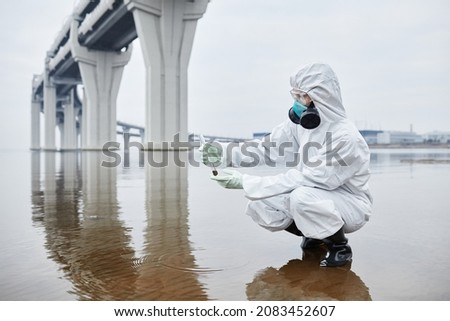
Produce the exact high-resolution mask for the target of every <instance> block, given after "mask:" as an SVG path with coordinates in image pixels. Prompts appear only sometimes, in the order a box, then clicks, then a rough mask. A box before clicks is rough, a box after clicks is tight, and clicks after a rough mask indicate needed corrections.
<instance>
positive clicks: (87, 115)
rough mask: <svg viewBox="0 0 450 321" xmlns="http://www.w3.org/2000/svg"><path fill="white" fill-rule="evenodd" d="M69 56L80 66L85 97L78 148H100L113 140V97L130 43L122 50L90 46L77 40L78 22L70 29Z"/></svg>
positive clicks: (114, 120)
mask: <svg viewBox="0 0 450 321" xmlns="http://www.w3.org/2000/svg"><path fill="white" fill-rule="evenodd" d="M70 42H71V51H72V56H73V58H74V59H75V61H76V62H78V66H79V68H80V73H81V79H82V81H83V84H84V94H85V96H86V99H87V103H86V105H83V123H82V126H83V130H82V134H83V136H85V137H82V141H83V145H82V149H85V150H101V149H102V148H103V145H104V144H105V143H107V142H109V141H116V122H117V116H116V101H117V94H118V92H119V87H120V81H121V79H122V73H123V68H124V66H125V65H126V64H127V63H128V61H129V60H130V58H131V52H132V48H131V46H130V47H129V48H128V49H127V51H125V52H107V51H98V50H90V49H87V48H86V47H83V46H81V45H80V44H79V42H78V22H77V21H75V20H74V21H73V22H72V27H71V30H70Z"/></svg>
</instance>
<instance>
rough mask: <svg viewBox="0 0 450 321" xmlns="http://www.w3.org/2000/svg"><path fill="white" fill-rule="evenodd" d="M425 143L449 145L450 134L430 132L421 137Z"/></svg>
mask: <svg viewBox="0 0 450 321" xmlns="http://www.w3.org/2000/svg"><path fill="white" fill-rule="evenodd" d="M423 138H424V140H425V142H426V143H429V144H449V143H450V132H439V131H432V132H430V133H426V134H424V135H423Z"/></svg>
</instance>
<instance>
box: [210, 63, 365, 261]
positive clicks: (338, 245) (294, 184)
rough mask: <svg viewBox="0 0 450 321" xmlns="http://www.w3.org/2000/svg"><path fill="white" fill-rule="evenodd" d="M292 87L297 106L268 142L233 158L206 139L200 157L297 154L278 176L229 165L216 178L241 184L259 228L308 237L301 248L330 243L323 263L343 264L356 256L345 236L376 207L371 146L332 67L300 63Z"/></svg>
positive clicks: (236, 161)
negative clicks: (347, 107)
mask: <svg viewBox="0 0 450 321" xmlns="http://www.w3.org/2000/svg"><path fill="white" fill-rule="evenodd" d="M291 86H292V90H291V95H292V96H293V98H294V105H293V107H292V108H291V109H290V110H289V113H288V114H289V118H288V119H287V120H286V121H284V122H283V123H282V124H280V125H278V126H276V127H275V128H274V129H273V130H272V132H271V134H270V137H269V138H270V139H269V141H270V144H267V142H266V144H265V143H264V141H259V142H256V143H255V142H251V144H248V143H243V144H241V145H240V146H239V147H235V148H233V149H232V150H231V151H230V150H229V149H228V152H229V153H228V156H229V157H228V158H231V159H228V160H226V157H225V156H226V155H224V153H222V151H221V150H220V149H221V148H217V147H214V145H212V144H206V145H208V146H205V148H203V162H204V163H205V164H206V165H209V166H211V165H213V164H215V165H217V164H218V162H219V163H220V162H224V161H225V162H226V165H229V166H234V167H240V166H242V164H243V163H244V162H245V161H247V160H248V158H249V155H250V156H252V158H256V159H257V161H258V162H259V164H261V163H264V162H265V163H267V162H268V161H272V162H274V163H276V164H278V165H279V164H281V161H283V160H284V161H286V162H287V159H288V158H289V157H292V156H293V155H294V156H296V157H297V159H298V161H297V162H295V167H293V168H290V169H288V170H287V171H285V172H283V173H281V174H277V175H273V176H254V175H247V174H244V175H243V174H241V173H240V172H238V171H236V170H231V169H224V170H223V171H221V173H220V174H219V175H217V176H214V175H211V179H213V180H216V181H217V182H218V183H219V184H220V185H222V186H223V187H225V188H240V189H243V190H244V192H245V196H246V197H247V198H248V199H249V200H250V202H249V203H248V206H247V210H246V213H247V214H248V215H249V216H251V217H252V219H253V220H254V221H255V222H256V223H257V224H259V225H260V226H262V227H264V228H266V229H268V230H270V231H280V230H286V231H288V232H291V233H293V234H296V235H298V236H303V241H302V244H301V246H302V248H303V249H304V250H307V249H313V248H314V247H318V246H322V245H326V247H327V249H328V252H327V255H326V257H325V258H324V259H323V260H322V261H321V262H320V265H321V266H342V265H345V264H346V263H347V262H350V261H351V259H352V250H351V247H350V246H349V244H348V239H347V238H346V236H345V233H351V232H354V231H356V230H358V229H360V228H361V227H362V226H363V225H364V224H365V223H366V222H367V221H368V220H369V218H370V215H371V211H372V197H371V195H370V191H369V185H368V181H369V177H370V172H369V161H370V152H369V148H368V146H367V144H366V142H365V140H364V139H363V137H362V136H361V135H360V133H359V131H358V130H357V129H356V127H355V126H354V125H353V123H351V122H350V121H349V120H348V119H347V117H346V113H345V109H344V106H343V104H342V99H341V92H340V87H339V82H338V79H337V77H336V75H335V73H334V71H333V70H332V69H331V67H330V66H329V65H327V64H320V63H314V64H309V65H306V66H304V67H302V68H301V69H300V70H299V71H298V73H297V74H296V75H295V76H293V77H291ZM219 147H220V146H219ZM221 147H222V148H223V150H225V149H227V146H226V145H224V144H222V146H221Z"/></svg>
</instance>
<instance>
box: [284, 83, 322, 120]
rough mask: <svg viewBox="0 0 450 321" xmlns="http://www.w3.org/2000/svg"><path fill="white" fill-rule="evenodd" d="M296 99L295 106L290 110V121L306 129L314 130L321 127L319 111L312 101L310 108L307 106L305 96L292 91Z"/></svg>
mask: <svg viewBox="0 0 450 321" xmlns="http://www.w3.org/2000/svg"><path fill="white" fill-rule="evenodd" d="M291 94H292V96H293V97H294V99H295V102H294V105H293V106H292V107H291V109H289V119H290V120H291V121H292V122H293V123H294V124H297V125H301V126H302V127H303V128H306V129H314V128H316V127H317V126H319V125H320V115H319V110H318V109H317V108H316V106H314V102H313V101H311V102H310V103H309V106H306V101H305V98H304V95H301V94H298V93H295V92H293V91H291Z"/></svg>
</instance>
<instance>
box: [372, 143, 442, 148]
mask: <svg viewBox="0 0 450 321" xmlns="http://www.w3.org/2000/svg"><path fill="white" fill-rule="evenodd" d="M369 148H373V149H394V148H398V149H414V148H423V149H426V148H439V149H450V144H370V145H369Z"/></svg>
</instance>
